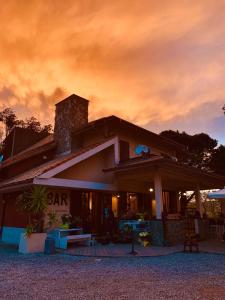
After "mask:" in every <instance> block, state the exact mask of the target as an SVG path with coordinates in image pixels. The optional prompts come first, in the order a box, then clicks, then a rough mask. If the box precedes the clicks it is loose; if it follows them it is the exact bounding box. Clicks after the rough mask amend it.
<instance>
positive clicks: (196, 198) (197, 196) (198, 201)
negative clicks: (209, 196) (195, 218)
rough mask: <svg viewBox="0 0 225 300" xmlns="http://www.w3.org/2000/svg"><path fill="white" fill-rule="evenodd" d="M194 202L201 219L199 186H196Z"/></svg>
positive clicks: (201, 209)
mask: <svg viewBox="0 0 225 300" xmlns="http://www.w3.org/2000/svg"><path fill="white" fill-rule="evenodd" d="M195 200H196V209H197V210H198V211H199V213H200V216H201V218H202V214H203V207H202V197H201V193H200V189H199V186H197V187H196V189H195Z"/></svg>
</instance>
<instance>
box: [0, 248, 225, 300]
mask: <svg viewBox="0 0 225 300" xmlns="http://www.w3.org/2000/svg"><path fill="white" fill-rule="evenodd" d="M0 299H1V300H2V299H14V300H20V299H23V300H25V299H32V300H35V299H91V300H92V299H154V300H161V299H176V300H179V299H182V300H183V299H191V300H194V299H225V256H224V255H215V254H184V253H177V254H173V255H168V256H162V257H149V258H103V259H95V258H80V257H75V256H69V255H62V254H56V255H52V256H45V255H21V254H17V253H15V251H14V250H8V249H1V248H0Z"/></svg>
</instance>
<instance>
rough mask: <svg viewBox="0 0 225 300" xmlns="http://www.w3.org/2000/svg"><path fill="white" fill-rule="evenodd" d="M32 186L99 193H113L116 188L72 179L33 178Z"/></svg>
mask: <svg viewBox="0 0 225 300" xmlns="http://www.w3.org/2000/svg"><path fill="white" fill-rule="evenodd" d="M33 184H37V185H45V186H54V187H65V188H75V189H77V188H78V189H90V190H101V191H115V190H116V186H115V185H113V184H108V183H101V182H93V181H83V180H74V179H61V178H49V179H45V178H35V179H34V181H33Z"/></svg>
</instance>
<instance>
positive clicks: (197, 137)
mask: <svg viewBox="0 0 225 300" xmlns="http://www.w3.org/2000/svg"><path fill="white" fill-rule="evenodd" d="M160 135H161V136H163V137H166V138H169V139H171V140H173V141H175V142H177V143H180V144H183V145H184V146H186V150H187V154H186V155H184V157H183V158H182V161H183V162H188V163H189V165H191V166H193V167H197V168H201V169H208V163H209V161H210V158H211V155H212V153H213V151H214V149H215V147H216V146H217V140H215V139H212V138H211V137H210V136H209V135H208V134H206V133H199V134H194V135H189V134H187V133H186V132H179V131H178V130H177V131H173V130H165V131H163V132H161V133H160Z"/></svg>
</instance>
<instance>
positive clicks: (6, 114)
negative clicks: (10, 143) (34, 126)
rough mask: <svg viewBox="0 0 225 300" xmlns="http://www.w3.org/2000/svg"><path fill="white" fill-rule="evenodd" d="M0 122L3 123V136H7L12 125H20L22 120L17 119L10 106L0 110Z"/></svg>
mask: <svg viewBox="0 0 225 300" xmlns="http://www.w3.org/2000/svg"><path fill="white" fill-rule="evenodd" d="M0 122H2V123H3V124H4V125H5V136H8V134H9V133H10V130H11V129H12V128H13V127H14V126H16V125H18V126H20V125H21V124H22V123H23V121H21V120H18V119H17V117H16V114H15V112H14V111H13V110H12V109H11V108H5V109H4V110H3V111H1V112H0Z"/></svg>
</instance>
